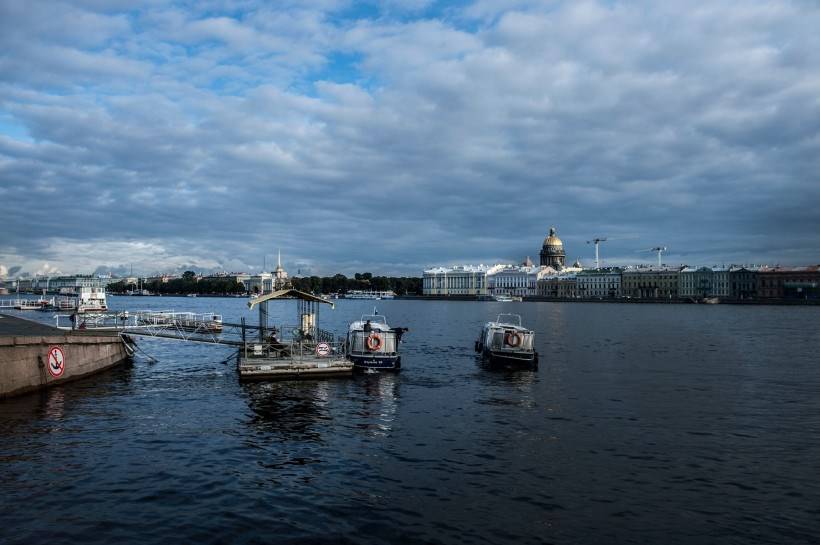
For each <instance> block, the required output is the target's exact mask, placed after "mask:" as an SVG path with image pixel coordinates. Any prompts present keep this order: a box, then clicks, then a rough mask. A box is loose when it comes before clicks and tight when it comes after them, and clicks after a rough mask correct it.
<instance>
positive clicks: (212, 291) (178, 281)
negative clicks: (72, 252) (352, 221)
mask: <svg viewBox="0 0 820 545" xmlns="http://www.w3.org/2000/svg"><path fill="white" fill-rule="evenodd" d="M290 283H291V285H292V286H293V287H294V288H295V289H297V290H300V291H304V292H307V293H317V294H318V293H323V294H331V293H341V294H344V293H347V292H348V291H352V290H364V291H368V290H373V291H390V290H392V291H393V292H395V293H396V295H416V294H418V295H421V278H413V277H393V276H373V275H372V274H371V273H369V272H366V273H356V274H355V275H354V276H353V278H348V277H347V276H345V275H343V274H336V275H334V276H323V277H319V276H304V277H298V276H297V277H293V278H291V279H290ZM107 289H108V292H109V293H128V292H130V291H133V290H136V289H138V286H137V285H136V284H127V283H126V282H125V280H121V281H119V282H114V283H111V284H109V285H108V288H107ZM142 289H145V290H148V291H149V292H151V293H154V294H160V295H166V294H167V295H175V294H184V295H187V294H189V293H195V294H197V295H242V294H247V293H248V291H247V289H246V288H245V286H244V285H243V284H241V283H239V282H234V281H233V280H232V279H231V278H201V279H199V280H197V279H196V273H194V272H193V271H186V272H185V273H183V275H182V277H181V278H174V279H172V280H169V281H167V282H161V281H159V280H154V281H151V282H145V283H143V284H142Z"/></svg>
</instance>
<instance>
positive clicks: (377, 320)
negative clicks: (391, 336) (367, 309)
mask: <svg viewBox="0 0 820 545" xmlns="http://www.w3.org/2000/svg"><path fill="white" fill-rule="evenodd" d="M368 320H370V323H371V324H384V325H387V318H386V317H384V316H382V315H381V314H364V315H362V323H364V322H366V321H368Z"/></svg>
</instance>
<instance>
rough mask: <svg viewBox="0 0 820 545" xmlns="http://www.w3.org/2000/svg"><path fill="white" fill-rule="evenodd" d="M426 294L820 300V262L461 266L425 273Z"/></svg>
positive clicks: (424, 288) (424, 287)
mask: <svg viewBox="0 0 820 545" xmlns="http://www.w3.org/2000/svg"><path fill="white" fill-rule="evenodd" d="M422 287H423V292H424V295H428V296H476V297H482V296H486V297H494V296H500V295H510V296H519V297H547V298H556V299H602V298H619V297H621V298H635V299H701V298H712V297H717V298H726V299H820V265H813V266H807V267H714V268H712V267H699V268H690V267H625V268H616V267H612V268H602V269H577V270H576V268H574V267H572V268H567V269H564V270H560V271H557V270H555V269H552V268H549V267H532V266H526V265H525V264H522V265H509V264H507V265H504V264H498V265H492V266H488V265H475V266H471V265H460V266H455V267H437V268H434V269H429V270H426V271H424V276H423V280H422Z"/></svg>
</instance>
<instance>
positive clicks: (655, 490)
mask: <svg viewBox="0 0 820 545" xmlns="http://www.w3.org/2000/svg"><path fill="white" fill-rule="evenodd" d="M110 303H111V306H112V308H114V309H124V308H129V309H130V310H136V309H138V308H153V309H174V310H178V311H181V310H192V311H202V312H206V311H207V312H211V311H215V312H219V313H221V314H223V315H224V317H225V320H226V321H237V320H238V319H239V318H240V317H242V316H245V317H247V318H248V319H253V318H254V315H253V314H250V313H249V312H248V311H247V310H246V309H245V305H244V303H245V301H244V300H242V299H221V298H220V299H216V298H214V299H211V298H196V299H193V298H168V297H163V298H153V297H148V298H139V299H137V298H127V297H116V298H115V297H112V298H111V299H110ZM374 303H376V304H377V305H378V309H379V311H380V313H382V314H385V315H386V316H387V317H388V319H389V321H390V323H391V325H394V326H405V327H409V328H410V332H409V333H408V334H407V335H405V337H404V343H403V345H402V351H403V369H402V371H401V373H399V374H377V375H361V376H356V377H354V378H350V379H348V378H343V379H332V380H321V381H304V382H293V381H288V382H271V383H265V382H262V383H240V382H239V381H238V380H237V375H236V370H235V365H234V363H233V362H232V361H231V362H228V363H225V360H226V359H229V358H230V357H231V355H232V350H231V349H229V348H227V347H220V346H210V345H199V344H188V343H183V342H178V341H162V340H154V339H143V340H140V342H139V344H140V346H141V348H142V350H143V351H144V354H148V355H150V356H152V357H153V358H155V359H156V360H157V361H156V362H152V361H151V360H150V359H149V358H147V357H146V356H145V355H144V354H143V353H138V354H137V357H136V358H135V361H134V363H133V364H132V365H127V366H123V367H120V368H117V369H115V370H111V371H109V372H106V373H103V374H100V375H97V376H94V377H90V378H87V379H84V380H81V381H78V382H75V383H71V384H68V385H65V386H62V387H57V388H52V389H50V390H48V391H46V392H44V393H42V394H34V395H28V396H24V397H20V398H15V399H11V400H6V401H2V402H0V502H1V503H0V506H2V508H1V509H0V542H4V543H21V544H22V543H25V544H28V543H70V542H75V543H78V542H79V543H116V542H138V543H141V544H152V543H157V544H159V543H169V542H171V543H172V542H196V543H267V542H272V543H322V542H331V543H368V544H369V543H373V544H380V543H414V544H415V543H476V544H479V543H488V544H489V543H516V544H519V543H602V544H604V543H606V544H611V543H665V544H672V543H693V544H695V543H697V544H700V543H710V544H722V543H727V544H728V543H733V544H735V543H736V544H749V543H778V544H780V543H807V544H808V543H817V542H818V541H820V482H818V480H819V478H818V476H819V475H820V454H818V453H819V452H820V364H819V363H818V355H817V354H818V349H820V334H818V331H819V330H820V329H819V326H820V307H814V308H810V307H805V308H804V307H759V306H750V307H738V306H729V305H632V304H622V305H617V304H579V303H569V304H567V303H495V302H486V303H475V302H441V301H378V302H373V301H344V300H342V301H338V304H337V308H336V310H333V311H331V310H323V311H322V315H321V317H320V320H321V322H322V323H321V324H320V325H322V326H323V327H325V328H328V329H335V330H336V331H337V332H338V333H342V332H343V331H344V328H345V324H346V322H348V321H349V320H352V319H354V318H357V317H358V316H359V315H360V314H363V313H369V312H370V311H372V308H373V306H374ZM271 311H272V313H273V314H274V316H273V319H272V321H274V322H275V321H277V320H279V321H281V322H288V323H292V322H293V319H292V318H291V315H294V314H295V305H294V304H293V302H284V303H282V304H281V305H271ZM502 311H503V312H517V313H520V314H521V315H522V317H523V320H524V324H525V325H527V326H529V327H531V328H532V329H534V330H535V331H536V332H537V339H536V345H537V349H538V351H539V352H540V354H541V364H540V367H539V369H538V370H537V371H523V370H522V371H513V370H492V369H487V368H485V367H483V366H481V365H480V364H479V363H478V362H477V360H476V357H475V354H474V352H473V351H472V347H473V341H474V340H475V338H476V337H477V335H478V332H479V329H480V327H481V324H482V323H483V322H485V321H487V320H489V319H493V318H495V315H496V314H497V313H499V312H502ZM38 314H39V315H40V316H42V314H40V313H38ZM29 316H31V314H29Z"/></svg>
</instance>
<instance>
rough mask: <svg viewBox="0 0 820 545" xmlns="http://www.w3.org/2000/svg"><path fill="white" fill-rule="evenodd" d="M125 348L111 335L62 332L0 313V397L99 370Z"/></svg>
mask: <svg viewBox="0 0 820 545" xmlns="http://www.w3.org/2000/svg"><path fill="white" fill-rule="evenodd" d="M130 352H132V350H131V347H130V345H129V344H128V342H127V339H124V338H122V337H121V336H119V335H117V334H116V333H112V334H105V333H100V332H95V333H80V332H71V331H64V330H61V329H57V328H55V327H50V326H47V325H43V324H39V323H37V322H31V321H29V320H24V319H21V318H16V317H14V316H8V315H4V314H0V398H4V397H9V396H14V395H19V394H23V393H26V392H31V391H35V390H39V389H41V388H46V387H49V386H53V385H55V384H62V383H65V382H68V381H71V380H76V379H78V378H81V377H85V376H88V375H91V374H93V373H98V372H100V371H104V370H106V369H109V368H111V367H113V366H115V365H117V364H119V363H122V362H124V361H126V360H128V359H129V357H130Z"/></svg>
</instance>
